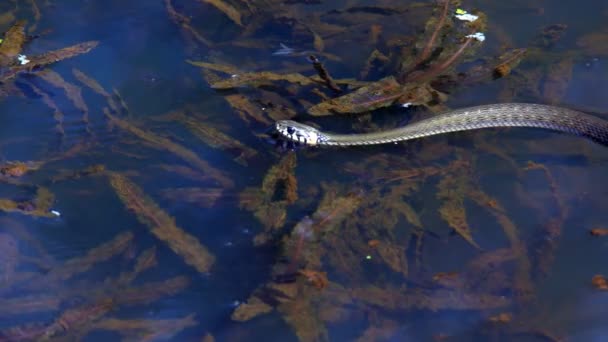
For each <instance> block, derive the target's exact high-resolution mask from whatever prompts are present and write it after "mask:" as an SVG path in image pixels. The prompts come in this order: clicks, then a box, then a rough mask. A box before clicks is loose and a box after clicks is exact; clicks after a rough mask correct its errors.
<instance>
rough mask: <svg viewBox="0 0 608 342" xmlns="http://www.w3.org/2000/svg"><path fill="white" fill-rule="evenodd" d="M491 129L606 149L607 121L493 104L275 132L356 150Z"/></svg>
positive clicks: (281, 125) (290, 124)
mask: <svg viewBox="0 0 608 342" xmlns="http://www.w3.org/2000/svg"><path fill="white" fill-rule="evenodd" d="M493 127H529V128H539V129H545V130H550V131H555V132H561V133H567V134H571V135H576V136H580V137H584V138H587V139H590V140H592V141H594V142H596V143H599V144H601V145H604V146H608V121H606V120H603V119H601V118H600V117H597V116H594V115H590V114H586V113H583V112H580V111H577V110H573V109H569V108H564V107H556V106H551V105H544V104H533V103H496V104H488V105H481V106H474V107H467V108H461V109H455V110H450V111H447V112H444V113H440V114H437V115H435V116H432V117H429V118H427V119H422V120H420V121H416V122H414V123H411V124H408V125H406V126H403V127H399V128H394V129H388V130H383V131H378V132H371V133H360V134H336V133H330V132H324V131H321V130H319V129H317V128H314V127H312V126H308V125H305V124H302V123H299V122H296V121H293V120H279V121H276V122H275V125H274V128H275V130H276V131H277V133H278V134H279V136H281V137H282V138H284V139H285V140H287V141H290V142H294V143H297V144H300V145H304V146H357V145H378V144H388V143H398V142H402V141H407V140H413V139H419V138H423V137H429V136H433V135H439V134H446V133H452V132H462V131H471V130H477V129H482V128H493Z"/></svg>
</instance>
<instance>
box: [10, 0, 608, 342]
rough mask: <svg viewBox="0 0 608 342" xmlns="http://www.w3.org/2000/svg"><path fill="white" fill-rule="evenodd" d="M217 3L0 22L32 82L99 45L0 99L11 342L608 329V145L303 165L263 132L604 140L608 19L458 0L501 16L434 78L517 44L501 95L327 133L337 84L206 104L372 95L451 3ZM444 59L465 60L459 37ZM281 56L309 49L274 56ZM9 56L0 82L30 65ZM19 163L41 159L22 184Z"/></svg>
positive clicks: (78, 9)
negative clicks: (600, 126) (501, 123)
mask: <svg viewBox="0 0 608 342" xmlns="http://www.w3.org/2000/svg"><path fill="white" fill-rule="evenodd" d="M212 3H214V2H213V1H209V2H206V1H195V0H164V1H127V2H125V1H99V0H88V1H52V0H14V1H6V2H4V3H2V4H0V31H7V30H9V28H11V27H13V25H15V22H16V20H25V21H26V24H25V26H24V27H25V32H26V33H27V35H28V38H26V39H25V42H24V45H23V48H22V49H18V50H19V54H24V55H25V56H26V57H27V58H29V59H30V60H32V61H33V62H32V63H34V64H35V63H36V60H35V58H34V57H36V56H40V55H44V54H45V53H48V52H49V51H56V50H58V49H62V48H65V47H68V46H73V45H75V44H79V43H82V42H85V41H98V42H99V43H98V45H97V46H96V47H95V48H93V49H92V50H91V51H89V52H86V53H82V54H79V55H77V56H74V57H72V58H66V59H63V58H57V59H58V61H57V62H56V63H49V64H48V65H46V64H45V65H41V66H40V70H36V71H35V72H32V73H28V72H22V73H20V74H18V75H17V76H16V77H14V78H6V79H5V78H3V79H2V82H3V83H2V89H1V91H0V96H2V97H1V99H0V112H1V113H2V117H1V119H0V120H1V125H0V156H1V157H2V163H1V164H0V180H1V181H2V182H0V208H2V212H1V214H0V215H1V217H0V317H1V318H0V336H1V338H0V340H2V341H4V340H7V341H29V340H45V339H47V340H83V341H107V340H118V339H122V340H125V341H131V340H137V341H140V340H142V341H165V340H171V341H211V340H212V339H215V340H217V341H248V340H267V341H296V340H303V341H317V340H318V341H322V340H331V341H354V340H359V341H404V340H412V341H432V340H449V341H470V340H473V339H476V340H500V341H502V340H518V341H521V340H526V341H537V340H538V341H542V340H558V339H560V338H566V339H568V340H581V341H596V340H597V341H600V340H602V337H603V336H604V335H605V334H606V333H608V331H606V326H607V325H606V323H607V322H608V319H607V318H606V317H608V315H607V314H608V310H607V309H606V308H608V292H606V291H603V290H602V289H601V285H598V284H599V283H598V282H600V281H601V277H600V278H597V277H596V278H595V280H596V282H595V285H594V284H592V279H594V276H598V275H600V276H601V275H607V276H608V269H607V268H606V263H605V260H606V258H607V257H608V238H607V237H604V236H592V235H591V234H590V233H589V231H590V230H591V229H593V228H608V216H606V210H605V207H606V206H605V197H606V194H607V193H608V183H607V182H605V175H606V173H607V171H608V150H607V149H606V148H605V147H603V146H599V145H595V144H593V143H591V142H588V141H585V140H583V139H581V138H577V137H572V136H568V135H561V134H555V133H551V132H539V131H537V130H531V129H500V130H488V131H483V132H481V131H478V132H463V133H457V134H452V135H449V136H447V135H446V136H437V137H431V138H428V139H424V140H423V141H414V142H411V143H408V144H399V145H394V146H393V145H389V146H377V147H369V148H368V147H365V148H351V149H298V150H296V151H295V152H293V151H292V152H285V151H280V150H278V149H276V148H275V146H273V145H272V144H271V143H269V142H268V141H267V140H268V139H266V138H267V137H266V136H264V134H265V132H266V129H267V128H269V127H270V126H271V124H272V122H274V121H275V120H276V119H285V118H294V119H295V120H298V121H304V122H308V123H315V124H317V125H319V126H320V127H322V128H323V129H327V130H334V131H340V132H353V131H371V130H377V129H382V128H387V127H393V126H395V125H399V124H404V123H406V122H408V121H409V120H410V119H411V118H420V117H423V116H426V115H431V114H430V113H431V110H433V109H435V110H442V109H445V108H459V107H464V106H471V105H477V104H485V103H496V102H505V101H523V102H538V103H549V104H554V105H561V106H567V107H572V108H577V109H580V110H584V111H587V112H590V113H594V114H596V115H599V116H601V117H604V118H606V119H608V114H606V113H608V97H607V96H605V90H606V89H607V87H608V83H607V82H608V81H607V80H608V49H607V48H606V46H608V26H607V25H606V22H607V21H606V19H607V18H608V5H607V4H606V3H605V2H602V1H595V0H587V1H565V2H551V3H549V2H547V1H510V2H504V1H463V3H462V5H461V8H463V9H467V10H469V11H473V10H479V11H482V12H483V13H485V15H486V16H487V26H486V28H485V30H484V33H485V35H486V38H487V39H486V41H484V42H483V43H479V44H478V45H476V47H475V49H476V50H475V53H474V54H473V53H471V55H465V57H466V59H467V60H466V62H465V63H460V62H461V61H460V62H459V63H456V64H455V65H454V68H453V69H446V72H445V73H444V74H450V75H452V76H454V75H457V74H458V73H460V75H461V76H463V75H469V74H472V72H471V70H473V69H471V68H475V67H480V68H482V69H483V67H485V68H486V69H487V66H488V65H489V66H490V67H489V69H487V70H486V71H489V72H492V67H493V66H495V65H497V64H498V63H499V62H497V59H496V57H497V56H500V55H502V54H503V53H505V51H508V50H509V49H515V48H527V49H528V55H527V57H525V58H523V59H522V60H521V62H520V63H519V64H518V65H517V66H513V70H511V72H510V73H509V74H508V75H506V76H505V77H502V78H498V79H494V80H492V79H491V77H488V78H484V81H483V82H477V83H474V82H471V83H470V84H468V85H465V83H464V82H462V83H459V82H461V80H462V79H464V78H455V79H456V80H457V81H454V82H451V83H450V82H448V81H449V80H448V79H447V78H446V79H439V78H437V79H434V80H433V81H432V82H430V84H431V85H433V86H435V87H437V88H438V89H440V90H442V91H444V92H445V95H446V97H445V100H446V102H445V103H439V104H437V103H433V105H430V104H429V103H425V105H428V106H427V108H424V106H419V107H417V108H407V109H404V108H402V107H401V106H399V105H393V106H388V107H387V108H381V109H378V110H377V111H374V112H373V114H369V113H363V114H359V115H341V116H340V115H335V116H326V117H315V116H313V115H309V114H306V111H307V109H308V108H309V107H311V106H312V105H314V104H317V103H319V102H322V101H323V97H322V96H319V95H318V94H319V93H324V94H325V95H324V96H325V97H326V98H331V97H336V94H334V93H332V92H331V91H329V90H328V89H326V88H325V86H324V84H323V82H317V83H314V82H311V83H307V84H304V85H303V84H302V83H301V82H304V81H301V82H293V83H290V82H285V81H278V82H275V81H272V82H270V81H264V82H262V83H263V84H262V85H261V86H259V85H260V84H254V85H253V86H252V85H251V84H245V85H239V86H237V87H233V88H231V89H223V90H216V89H212V87H210V84H213V83H214V82H216V81H217V80H218V79H228V80H229V79H231V78H233V79H234V78H238V77H242V75H243V74H245V73H257V72H262V71H272V72H275V73H278V74H287V73H301V74H303V75H306V76H312V75H315V70H314V69H313V67H312V66H311V64H310V62H309V61H308V60H307V59H306V57H307V56H308V55H309V54H316V55H317V56H319V57H320V60H321V61H322V62H323V64H324V66H325V67H326V68H327V70H328V71H329V72H330V73H331V76H332V77H333V78H334V79H336V80H339V79H347V78H357V79H360V80H364V81H367V82H374V81H376V80H378V79H380V78H383V77H386V76H389V75H393V74H395V72H396V71H395V70H403V69H400V68H401V65H400V62H399V61H400V60H401V59H403V60H404V64H405V65H407V63H406V62H405V61H407V58H408V57H407V54H408V53H407V52H408V51H410V50H411V51H414V46H415V45H416V43H417V42H418V44H424V42H422V43H421V42H420V41H418V40H417V39H419V38H421V37H428V36H430V34H429V33H428V32H427V33H426V36H425V34H423V31H424V28H425V23H426V22H427V20H428V19H429V18H432V17H433V15H434V16H435V17H438V16H439V14H440V13H441V6H442V5H441V6H432V4H433V3H432V2H423V3H420V4H418V3H414V2H409V1H406V2H404V3H399V4H394V3H393V2H383V1H379V2H375V1H344V2H342V1H340V2H331V3H321V4H316V3H314V4H313V3H310V4H307V1H300V2H298V1H288V2H274V1H269V2H267V3H266V2H265V3H264V4H259V3H257V2H256V1H242V2H241V1H230V2H217V3H218V4H229V5H228V7H221V6H220V7H221V8H223V10H224V11H225V13H227V14H228V15H225V14H222V13H221V11H220V10H218V9H217V8H216V7H214V6H213V5H212ZM434 9H435V10H434ZM454 11H455V8H453V7H452V6H450V7H449V13H450V14H449V15H450V17H451V16H452V14H453V12H454ZM3 13H4V14H3ZM239 21H240V25H239ZM431 23H432V22H431ZM435 24H436V22H435ZM454 25H455V26H454V27H456V24H454ZM429 27H430V28H431V30H432V28H433V27H434V26H433V25H431V26H429ZM455 32H458V30H457V29H453V31H452V29H446V30H444V31H441V32H440V36H441V37H444V36H450V35H451V34H452V35H453V34H456V33H455ZM7 35H8V34H7ZM7 37H8V36H5V41H4V42H3V44H5V43H6V42H7V40H8V39H7ZM441 39H443V38H441ZM450 39H451V40H450ZM444 42H445V44H452V45H451V46H448V45H446V47H445V51H448V52H449V51H453V50H450V49H455V48H457V46H458V45H455V44H460V42H461V40H459V39H457V38H446V40H445V41H444ZM280 44H285V45H286V46H287V47H288V48H291V49H293V52H292V53H291V54H287V55H285V54H274V55H273V52H275V51H277V50H279V49H280V48H281V45H280ZM0 46H1V45H0ZM421 46H422V47H423V46H424V45H421ZM4 48H6V45H5V46H4ZM374 49H376V50H377V51H378V53H379V54H380V57H378V58H376V59H375V60H373V61H372V62H370V64H369V65H370V66H369V67H367V68H366V66H365V65H366V61H367V60H368V57H369V56H370V54H371V53H372V51H374ZM320 50H322V51H320ZM1 51H4V52H2V53H4V54H7V53H8V54H9V55H10V52H11V51H12V50H11V51H9V50H2V48H0V52H1ZM6 51H9V52H6ZM441 53H442V52H441V51H437V54H438V56H439V57H440V58H442V57H444V55H442V54H441ZM446 53H447V52H446ZM7 58H8V59H7V60H8V61H9V62H6V63H5V62H3V59H0V66H2V68H3V70H9V69H10V68H18V67H19V66H18V60H17V56H16V54H14V55H11V56H10V57H7ZM463 58H464V57H463ZM189 62H190V63H189ZM196 62H206V63H210V64H213V65H212V66H209V65H207V67H201V66H196V65H193V63H194V64H196ZM410 62H411V61H410ZM2 63H5V64H2ZM220 67H223V68H224V69H222V70H224V71H225V72H221V70H219V68H220ZM430 69H432V67H431V68H430ZM482 69H479V70H482ZM218 70H219V71H218ZM235 70H236V71H235ZM0 75H6V74H0ZM2 77H4V76H2ZM463 77H464V76H463ZM92 80H94V82H93V81H92ZM306 80H307V81H306V82H310V81H309V79H308V78H306ZM450 80H451V79H450ZM344 82H345V83H339V86H340V87H341V88H342V89H343V92H344V93H347V92H349V91H351V89H350V88H349V87H348V86H347V85H345V84H347V83H348V81H344ZM94 83H96V84H98V86H96V85H95V84H94ZM351 85H352V83H351ZM101 88H103V89H101ZM313 88H316V89H317V93H316V94H315V93H313V92H311V89H313ZM370 98H372V95H370ZM429 108H430V109H429ZM218 137H219V138H218ZM237 142H238V143H237ZM17 162H27V163H29V164H26V165H25V166H23V167H24V170H25V171H24V172H23V174H21V173H19V174H17V173H18V171H16V170H20V169H19V168H18V167H17V164H15V163H17ZM49 194H50V195H49ZM306 216H308V217H310V218H311V219H310V220H307V219H305V217H306ZM297 227H299V228H297ZM467 234H468V235H467ZM606 287H607V289H608V285H606ZM604 290H605V289H604Z"/></svg>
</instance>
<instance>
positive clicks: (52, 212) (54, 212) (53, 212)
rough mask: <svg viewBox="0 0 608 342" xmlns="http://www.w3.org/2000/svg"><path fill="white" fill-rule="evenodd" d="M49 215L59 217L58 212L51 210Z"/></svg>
mask: <svg viewBox="0 0 608 342" xmlns="http://www.w3.org/2000/svg"><path fill="white" fill-rule="evenodd" d="M51 214H53V215H55V216H61V213H60V212H58V211H57V210H51Z"/></svg>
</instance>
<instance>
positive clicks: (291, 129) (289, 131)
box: [287, 127, 296, 134]
mask: <svg viewBox="0 0 608 342" xmlns="http://www.w3.org/2000/svg"><path fill="white" fill-rule="evenodd" d="M295 132H296V130H295V129H293V127H287V133H289V134H294V133H295Z"/></svg>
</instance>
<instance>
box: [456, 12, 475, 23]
mask: <svg viewBox="0 0 608 342" xmlns="http://www.w3.org/2000/svg"><path fill="white" fill-rule="evenodd" d="M455 17H456V18H458V19H459V20H462V21H470V22H473V21H475V20H477V19H479V17H478V16H476V15H473V14H471V13H464V14H456V15H455Z"/></svg>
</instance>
